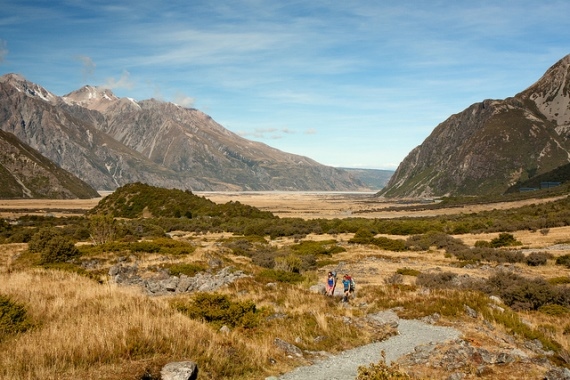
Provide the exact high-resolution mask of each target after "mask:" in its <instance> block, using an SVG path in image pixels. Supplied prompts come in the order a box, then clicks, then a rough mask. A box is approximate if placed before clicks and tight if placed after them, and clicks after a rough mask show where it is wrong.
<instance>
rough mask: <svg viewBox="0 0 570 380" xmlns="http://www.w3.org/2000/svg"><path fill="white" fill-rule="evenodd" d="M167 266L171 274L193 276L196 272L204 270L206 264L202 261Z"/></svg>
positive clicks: (206, 267)
mask: <svg viewBox="0 0 570 380" xmlns="http://www.w3.org/2000/svg"><path fill="white" fill-rule="evenodd" d="M167 268H168V271H169V272H170V274H171V275H173V276H180V275H182V274H183V275H186V276H188V277H193V276H194V275H196V273H199V272H204V271H206V270H207V269H208V266H207V265H206V264H204V263H178V264H172V265H170V266H168V267H167Z"/></svg>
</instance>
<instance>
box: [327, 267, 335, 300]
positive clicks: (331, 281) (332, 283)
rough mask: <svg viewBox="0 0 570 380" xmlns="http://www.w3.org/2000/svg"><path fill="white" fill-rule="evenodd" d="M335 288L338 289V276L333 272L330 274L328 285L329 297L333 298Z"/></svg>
mask: <svg viewBox="0 0 570 380" xmlns="http://www.w3.org/2000/svg"><path fill="white" fill-rule="evenodd" d="M334 288H336V276H335V274H334V273H333V272H329V274H328V276H327V283H326V291H327V293H326V294H327V296H331V297H332V296H333V295H334Z"/></svg>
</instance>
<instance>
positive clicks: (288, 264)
mask: <svg viewBox="0 0 570 380" xmlns="http://www.w3.org/2000/svg"><path fill="white" fill-rule="evenodd" d="M301 264H302V261H301V259H300V258H299V256H296V255H292V254H291V255H287V256H284V257H277V258H275V267H274V269H275V270H277V271H283V272H294V273H299V272H300V271H301Z"/></svg>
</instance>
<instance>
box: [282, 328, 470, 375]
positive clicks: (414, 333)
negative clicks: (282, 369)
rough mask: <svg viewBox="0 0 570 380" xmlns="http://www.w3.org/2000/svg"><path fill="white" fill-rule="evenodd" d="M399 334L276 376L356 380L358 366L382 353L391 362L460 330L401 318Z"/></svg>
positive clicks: (375, 358)
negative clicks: (420, 346)
mask: <svg viewBox="0 0 570 380" xmlns="http://www.w3.org/2000/svg"><path fill="white" fill-rule="evenodd" d="M398 331H399V335H396V336H393V337H391V338H389V339H387V340H385V341H383V342H378V343H372V344H368V345H366V346H362V347H357V348H354V349H352V350H348V351H344V352H342V353H340V354H339V355H337V356H333V357H331V358H328V359H325V360H322V361H319V362H317V363H315V364H313V365H309V366H305V367H299V368H296V369H295V370H293V371H291V372H289V373H286V374H285V375H282V376H280V377H278V378H276V379H280V380H306V379H311V380H321V379H322V380H335V379H339V380H340V379H343V380H346V379H354V378H356V375H357V370H358V367H360V366H362V365H369V364H371V363H377V362H378V361H380V358H381V354H380V352H381V351H382V350H384V352H385V353H386V362H387V363H391V362H392V361H395V360H397V359H398V358H400V357H401V356H404V355H406V354H408V353H410V352H413V351H414V348H415V347H417V346H419V345H422V344H427V343H439V342H444V341H447V340H453V339H457V338H459V335H460V332H459V331H457V330H455V329H453V328H450V327H442V326H433V325H430V324H427V323H424V322H421V321H417V320H406V319H400V321H399V325H398Z"/></svg>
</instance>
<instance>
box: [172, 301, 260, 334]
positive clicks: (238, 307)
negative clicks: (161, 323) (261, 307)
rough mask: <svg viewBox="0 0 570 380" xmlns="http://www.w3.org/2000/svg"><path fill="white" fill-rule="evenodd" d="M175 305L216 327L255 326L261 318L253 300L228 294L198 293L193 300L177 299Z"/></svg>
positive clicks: (194, 317)
mask: <svg viewBox="0 0 570 380" xmlns="http://www.w3.org/2000/svg"><path fill="white" fill-rule="evenodd" d="M172 305H173V307H174V308H175V309H176V310H178V311H180V312H181V313H183V314H185V315H187V316H188V317H190V318H192V319H198V320H204V321H205V322H207V323H211V324H213V325H215V326H216V327H218V328H219V327H221V326H224V325H225V326H228V327H232V328H233V327H243V328H253V327H256V326H258V325H259V323H260V321H261V318H260V313H259V312H258V310H257V309H256V306H255V304H254V303H253V302H251V301H236V302H234V301H231V300H230V297H229V296H228V295H222V294H216V293H197V294H196V295H195V296H194V299H193V300H191V302H185V301H181V300H175V301H173V302H172Z"/></svg>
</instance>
